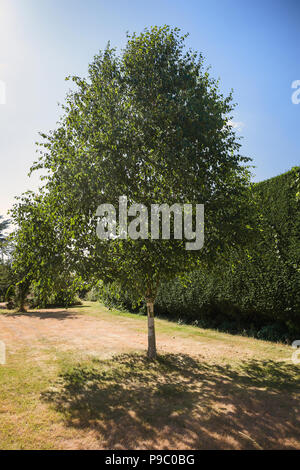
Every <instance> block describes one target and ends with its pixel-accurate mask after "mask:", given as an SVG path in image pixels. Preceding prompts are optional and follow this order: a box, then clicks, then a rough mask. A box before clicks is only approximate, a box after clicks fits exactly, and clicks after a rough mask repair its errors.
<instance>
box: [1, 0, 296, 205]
mask: <svg viewBox="0 0 300 470" xmlns="http://www.w3.org/2000/svg"><path fill="white" fill-rule="evenodd" d="M163 24H169V25H172V26H178V27H180V28H181V29H182V30H183V32H189V33H190V36H189V38H188V40H187V44H188V46H190V47H192V48H193V49H196V50H198V51H201V52H202V53H203V54H204V56H205V57H206V62H207V64H210V65H211V66H212V69H211V73H212V74H213V76H215V77H220V80H221V89H222V91H223V92H224V93H228V92H229V91H230V89H231V88H233V89H234V100H235V102H236V103H237V104H238V106H237V108H236V111H235V115H234V122H236V123H238V124H237V132H238V134H239V135H240V136H243V141H242V143H243V146H242V153H243V154H245V155H248V156H250V157H252V158H253V163H254V165H255V166H256V168H255V169H254V179H255V180H256V181H260V180H262V179H266V178H269V177H272V176H275V175H277V174H279V173H282V172H284V171H286V170H289V169H290V168H291V167H292V166H295V165H299V164H300V155H299V153H300V152H299V150H300V139H299V134H300V132H299V130H300V129H299V124H300V104H299V105H295V104H293V103H292V100H291V96H292V93H293V91H294V90H292V88H291V84H292V82H293V81H294V80H300V27H299V25H300V1H299V0H294V1H292V0H285V1H276V0H273V1H269V0H265V1H264V0H261V1H257V0H253V1H251V2H246V1H241V0H231V1H230V0H210V1H207V0H206V1H202V0H197V1H196V0H185V1H184V0H173V1H171V0H159V1H157V0H151V1H150V0H149V1H141V0H139V1H136V0H130V1H129V0H128V1H126V0H122V1H121V0H111V1H110V2H107V1H102V0H0V44H1V47H0V81H1V82H4V83H5V87H6V103H5V104H0V156H1V184H0V214H5V213H6V211H7V210H8V209H9V208H10V207H11V205H12V203H13V200H14V196H16V195H20V194H21V193H22V192H23V191H25V190H27V189H35V188H36V187H37V185H38V179H37V176H34V177H32V178H30V179H29V178H28V177H27V173H28V170H29V168H30V166H31V164H32V162H33V161H34V160H35V159H36V154H35V141H36V140H38V131H48V130H49V129H53V128H54V127H55V124H56V121H57V119H58V116H59V113H60V111H59V108H58V106H57V103H58V102H63V100H64V96H65V94H66V92H67V90H68V87H69V86H70V84H69V83H70V82H65V80H64V78H65V77H66V76H67V75H72V74H75V75H85V74H86V71H87V66H88V63H89V62H91V60H92V58H93V55H94V54H96V53H97V52H98V50H99V49H103V48H104V47H105V45H106V43H107V41H108V40H110V41H111V43H112V45H114V46H116V47H117V48H121V47H122V46H123V45H124V44H125V41H126V31H130V32H133V31H136V32H140V31H141V30H143V29H144V27H146V26H152V25H163Z"/></svg>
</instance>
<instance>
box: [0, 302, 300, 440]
mask: <svg viewBox="0 0 300 470" xmlns="http://www.w3.org/2000/svg"><path fill="white" fill-rule="evenodd" d="M156 327H157V343H158V350H159V358H158V360H157V361H156V362H154V363H149V362H148V361H147V359H146V358H145V349H146V341H147V337H146V334H147V325H146V318H145V317H144V316H141V315H133V314H129V313H125V312H120V311H117V310H113V311H109V310H108V309H106V308H105V307H103V306H102V305H100V304H98V303H92V302H85V303H84V305H82V306H78V307H75V308H71V309H68V310H63V309H47V310H33V311H30V312H27V313H25V314H18V313H15V312H11V311H10V312H9V311H6V310H5V309H4V308H1V309H0V340H2V341H4V342H5V343H6V348H7V361H6V364H5V365H2V366H1V365H0V449H300V425H299V424H300V400H299V390H300V366H299V365H294V364H293V363H292V361H291V354H292V351H293V350H292V349H291V347H289V346H286V345H283V344H274V343H270V342H266V341H259V340H255V339H252V338H246V337H242V336H233V335H228V334H225V333H218V332H216V331H214V330H204V329H201V328H196V327H192V326H186V325H177V324H176V323H172V322H168V321H166V320H161V319H158V320H157V321H156ZM295 339H297V338H295Z"/></svg>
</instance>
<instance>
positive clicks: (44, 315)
mask: <svg viewBox="0 0 300 470" xmlns="http://www.w3.org/2000/svg"><path fill="white" fill-rule="evenodd" d="M4 315H5V316H6V317H9V318H21V317H29V318H39V319H40V320H47V319H49V318H53V319H55V320H59V321H60V320H66V319H69V318H70V319H71V318H77V317H78V314H76V313H72V312H68V310H65V309H61V310H58V309H55V310H53V311H51V310H49V311H48V310H46V309H45V310H44V311H38V310H37V311H32V310H31V311H27V312H10V313H4Z"/></svg>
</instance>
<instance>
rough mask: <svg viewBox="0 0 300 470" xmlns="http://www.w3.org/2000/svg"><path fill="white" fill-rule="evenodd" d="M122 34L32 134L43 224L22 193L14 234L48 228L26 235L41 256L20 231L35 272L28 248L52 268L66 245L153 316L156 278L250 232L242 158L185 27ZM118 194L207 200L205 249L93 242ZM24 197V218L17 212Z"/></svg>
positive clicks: (71, 261) (78, 262) (156, 200)
mask: <svg viewBox="0 0 300 470" xmlns="http://www.w3.org/2000/svg"><path fill="white" fill-rule="evenodd" d="M127 39H128V40H127V45H126V47H125V49H124V50H123V51H121V53H119V54H118V53H117V51H116V50H115V49H114V48H112V47H111V46H110V44H108V46H107V47H106V49H105V50H104V51H103V52H100V53H99V54H98V55H96V56H95V57H94V60H93V62H92V63H91V64H90V66H89V68H88V76H87V78H80V77H72V78H70V77H69V79H71V80H72V81H73V82H74V84H75V86H76V89H75V90H73V91H70V92H69V94H68V95H67V98H66V102H65V104H64V105H63V106H62V108H63V114H62V117H61V119H60V121H59V123H58V126H57V128H56V129H55V130H53V131H51V132H49V133H48V134H41V136H42V137H43V142H42V143H41V144H40V145H41V148H40V158H39V160H38V162H36V164H34V166H33V168H32V171H34V170H37V169H43V170H47V177H45V185H44V189H43V190H42V192H41V194H40V196H39V197H37V198H35V200H34V204H33V205H32V207H34V208H35V209H34V210H35V211H38V214H39V217H42V220H43V222H42V223H40V222H37V220H40V219H36V218H35V217H36V216H35V215H33V213H32V209H29V213H28V207H29V208H30V204H29V205H28V201H26V202H23V203H21V205H19V206H16V208H15V212H14V214H15V218H16V219H18V222H19V227H20V229H19V235H17V238H18V237H19V240H20V237H21V233H22V230H23V232H24V230H25V232H26V233H27V235H28V234H30V233H31V237H32V238H33V239H36V238H40V239H41V238H43V236H44V235H43V233H44V234H47V239H46V238H45V239H44V241H42V240H40V243H38V244H36V243H34V244H33V245H34V246H35V247H36V248H37V247H39V248H37V249H38V254H37V252H33V249H32V246H33V245H32V242H30V240H29V245H28V250H31V255H30V272H31V275H32V276H34V273H35V272H37V258H39V263H41V260H43V262H44V263H45V264H46V265H48V267H49V263H50V264H51V263H54V259H55V257H53V256H54V254H53V253H57V254H58V255H59V253H62V249H61V244H63V253H64V256H65V257H67V259H68V269H69V270H71V271H72V272H76V273H78V275H80V276H82V277H86V278H89V279H91V278H95V279H103V280H104V281H106V282H112V281H115V280H117V281H118V283H119V284H120V285H121V286H124V288H126V289H131V290H134V291H135V292H137V293H138V294H139V295H140V296H141V297H144V298H146V299H147V300H148V301H149V304H151V305H150V313H149V314H150V317H151V316H152V314H153V302H154V299H155V296H156V292H157V288H158V285H159V283H160V282H161V281H164V280H167V279H170V278H173V277H174V276H175V275H178V274H180V273H184V272H186V271H187V270H191V269H193V268H195V267H196V266H198V265H199V263H201V262H204V261H205V260H209V259H211V258H215V257H216V255H222V253H224V252H225V251H226V248H227V247H228V246H230V245H232V244H235V243H239V242H241V241H243V240H245V239H247V237H249V233H250V232H251V227H250V226H249V171H248V168H247V165H246V164H247V162H248V161H249V159H248V158H246V157H244V156H242V155H241V154H240V143H239V141H238V138H237V137H236V134H235V131H234V129H233V127H232V125H231V119H232V116H231V112H232V111H233V109H234V105H233V103H232V94H231V93H230V94H229V95H228V96H226V97H224V96H223V95H222V93H221V92H220V90H219V84H218V81H217V80H215V79H213V78H212V77H211V76H210V74H209V70H208V69H207V68H205V66H204V59H203V56H202V55H201V54H198V53H196V52H193V51H191V50H187V49H186V47H185V41H186V35H184V36H182V35H181V33H180V30H179V29H177V28H174V29H172V28H170V27H169V26H164V27H152V28H150V29H146V30H145V31H144V32H142V33H141V34H139V35H137V34H133V35H128V38H127ZM123 195H125V196H127V199H128V204H129V205H132V204H134V203H139V204H143V205H145V206H146V207H147V208H149V207H150V205H151V204H159V205H161V204H164V203H166V204H169V206H171V205H172V204H175V203H180V204H193V205H195V204H204V206H205V243H204V247H203V248H202V250H200V251H196V250H195V251H187V250H186V249H185V243H184V241H183V240H176V239H174V238H171V239H170V240H161V239H158V240H153V239H151V237H150V239H142V238H138V239H137V240H132V239H129V237H127V238H126V239H121V238H118V237H117V238H114V239H113V240H109V241H106V240H99V238H97V235H96V225H97V217H96V211H97V207H98V206H99V205H100V204H106V203H110V204H113V205H114V206H115V207H116V209H117V208H118V204H119V197H120V196H123ZM24 204H25V206H26V207H27V218H26V221H25V219H23V221H21V219H20V214H21V213H22V210H24ZM22 207H23V209H22ZM30 213H31V214H32V216H30ZM34 220H35V222H34ZM30 221H32V223H33V224H35V228H34V229H33V226H34V225H32V226H31V222H30ZM45 221H46V223H44V222H45ZM20 222H21V223H20ZM37 224H38V225H39V226H38V227H37V226H36V225H37ZM47 224H48V225H49V224H50V226H51V228H49V227H48V228H47ZM22 227H23V228H22ZM25 227H26V228H25ZM30 231H31V232H30ZM36 231H39V233H40V235H39V236H36ZM117 232H118V230H117ZM50 233H51V235H49V234H50ZM49 237H50V241H49V242H48V239H49ZM29 238H30V237H29ZM47 243H48V244H47ZM26 246H27V245H26ZM51 246H55V247H56V248H55V249H54V250H51ZM59 247H60V248H59ZM26 249H27V248H26ZM56 259H57V258H56ZM64 259H66V258H64ZM28 269H29V265H28ZM42 273H43V274H42ZM41 275H42V276H44V278H45V279H47V276H48V274H47V270H46V269H45V270H44V271H42V270H41V269H40V268H39V276H41ZM151 312H152V313H151ZM152 346H153V345H152ZM152 349H153V348H152ZM151 355H152V356H154V355H155V351H152V353H151V354H150V356H151Z"/></svg>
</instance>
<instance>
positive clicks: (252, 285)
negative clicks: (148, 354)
mask: <svg viewBox="0 0 300 470" xmlns="http://www.w3.org/2000/svg"><path fill="white" fill-rule="evenodd" d="M255 195H256V198H257V202H258V210H259V215H260V218H261V225H262V228H263V231H262V232H261V235H260V237H259V239H258V240H257V242H256V244H255V246H254V247H252V248H251V249H248V250H245V249H240V248H235V249H234V250H232V251H231V252H230V253H229V255H228V257H227V259H226V262H224V263H222V264H219V265H215V266H214V267H213V268H210V269H208V268H203V269H202V270H201V271H197V272H193V273H190V274H189V275H188V276H187V279H186V280H185V281H184V283H183V282H182V281H181V280H179V279H178V280H175V281H172V282H169V283H166V284H164V285H162V286H161V287H160V290H159V293H158V297H157V299H156V311H157V312H158V313H160V314H162V315H165V316H167V317H169V318H173V319H179V318H180V319H182V320H187V321H190V322H194V323H195V324H199V325H200V326H209V327H215V328H220V329H222V330H225V331H231V332H242V331H245V332H246V333H248V334H253V335H255V336H258V337H261V338H265V339H271V340H282V339H287V340H293V339H299V337H300V336H299V335H300V167H295V168H293V169H292V170H291V171H288V172H287V173H284V174H282V175H279V176H277V177H275V178H271V179H269V180H266V181H263V182H261V183H257V184H256V185H255ZM108 292H109V291H108V290H107V289H106V293H105V299H106V300H108V299H109V303H110V305H111V304H112V303H113V302H114V300H115V302H116V303H118V304H119V305H120V304H121V303H122V298H123V296H124V305H126V307H127V308H128V305H129V303H128V302H129V299H128V295H126V294H125V293H123V295H122V293H121V292H120V291H119V292H118V296H117V298H115V295H114V293H113V292H111V293H110V294H109V293H108ZM297 335H298V336H297Z"/></svg>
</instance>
